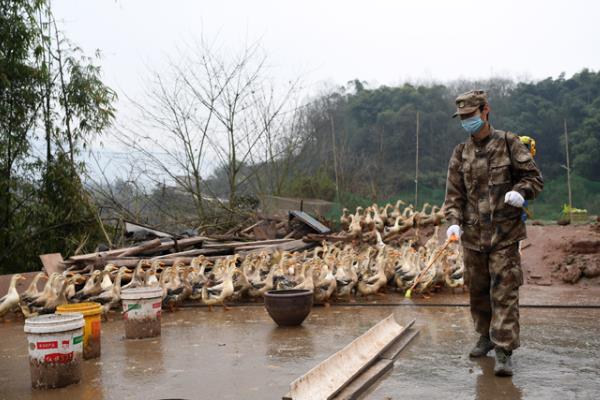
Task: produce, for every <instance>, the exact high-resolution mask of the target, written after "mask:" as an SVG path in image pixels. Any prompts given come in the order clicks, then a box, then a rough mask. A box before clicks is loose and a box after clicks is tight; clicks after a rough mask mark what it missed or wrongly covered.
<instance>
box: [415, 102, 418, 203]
mask: <svg viewBox="0 0 600 400" xmlns="http://www.w3.org/2000/svg"><path fill="white" fill-rule="evenodd" d="M416 153H417V154H416V159H415V210H416V209H417V208H418V207H419V111H417V151H416Z"/></svg>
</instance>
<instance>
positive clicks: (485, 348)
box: [469, 336, 494, 357]
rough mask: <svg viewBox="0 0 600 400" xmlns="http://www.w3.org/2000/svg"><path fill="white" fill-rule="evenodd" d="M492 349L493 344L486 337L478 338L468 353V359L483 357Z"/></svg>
mask: <svg viewBox="0 0 600 400" xmlns="http://www.w3.org/2000/svg"><path fill="white" fill-rule="evenodd" d="M493 348H494V344H493V343H492V342H491V340H490V338H489V337H487V336H480V337H479V340H478V341H477V344H476V345H475V347H473V348H472V349H471V351H470V352H469V357H483V356H485V355H487V353H488V352H489V351H490V350H492V349H493Z"/></svg>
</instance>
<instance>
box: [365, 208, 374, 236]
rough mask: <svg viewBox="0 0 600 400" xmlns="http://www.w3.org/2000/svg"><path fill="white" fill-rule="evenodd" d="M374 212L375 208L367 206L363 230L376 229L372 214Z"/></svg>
mask: <svg viewBox="0 0 600 400" xmlns="http://www.w3.org/2000/svg"><path fill="white" fill-rule="evenodd" d="M372 212H373V210H372V208H371V207H367V208H366V209H365V224H364V227H363V230H366V231H372V230H373V229H375V220H374V219H373V217H372V216H371V213H372Z"/></svg>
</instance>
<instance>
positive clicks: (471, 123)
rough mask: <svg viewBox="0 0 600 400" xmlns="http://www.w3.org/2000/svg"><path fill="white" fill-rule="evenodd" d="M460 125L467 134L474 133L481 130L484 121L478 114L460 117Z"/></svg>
mask: <svg viewBox="0 0 600 400" xmlns="http://www.w3.org/2000/svg"><path fill="white" fill-rule="evenodd" d="M460 123H461V124H462V127H463V129H464V130H465V131H467V132H468V133H469V134H471V135H474V134H476V133H477V132H479V131H480V130H481V128H482V127H483V125H484V124H485V122H483V120H482V119H481V117H480V116H479V115H474V116H472V117H471V118H467V119H462V120H461V121H460Z"/></svg>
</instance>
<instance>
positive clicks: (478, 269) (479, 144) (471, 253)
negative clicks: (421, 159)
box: [444, 90, 543, 376]
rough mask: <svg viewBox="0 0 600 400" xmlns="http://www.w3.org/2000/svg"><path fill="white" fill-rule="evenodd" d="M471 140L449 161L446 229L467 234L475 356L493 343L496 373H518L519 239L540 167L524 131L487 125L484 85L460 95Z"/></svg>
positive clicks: (537, 190) (536, 190)
mask: <svg viewBox="0 0 600 400" xmlns="http://www.w3.org/2000/svg"><path fill="white" fill-rule="evenodd" d="M456 106H457V111H456V113H455V114H454V116H457V115H458V116H459V117H460V119H461V124H462V126H463V128H464V129H465V130H466V131H467V132H468V133H469V134H470V138H469V139H468V140H467V141H466V142H465V143H461V144H459V145H458V146H456V148H455V149H454V152H453V154H452V158H451V159H450V164H449V166H448V178H447V187H446V200H445V203H444V212H445V216H446V220H447V221H448V223H449V224H450V227H449V228H448V232H447V235H448V237H450V236H451V235H452V234H455V235H457V236H458V237H460V238H461V243H462V246H463V249H464V261H465V267H466V268H465V283H466V284H467V285H468V286H469V294H470V304H471V315H472V317H473V321H474V323H475V330H476V331H477V332H478V333H479V334H480V335H481V337H480V338H479V341H478V342H477V344H476V345H475V347H474V348H473V349H472V350H471V352H470V353H469V355H470V356H471V357H481V356H484V355H486V354H487V353H488V352H489V351H490V350H492V349H495V353H496V365H495V368H494V373H495V374H496V375H501V376H510V375H512V363H511V359H510V357H511V354H512V351H513V350H514V349H516V348H517V347H519V286H521V285H522V284H523V272H522V270H521V260H520V254H519V241H520V240H523V239H525V237H526V233H525V223H524V222H523V221H522V218H521V214H522V212H523V209H522V207H523V202H524V201H525V199H527V200H529V199H533V198H535V197H536V196H537V195H538V194H539V193H540V192H541V190H542V188H543V180H542V176H541V173H540V171H539V169H538V168H537V166H536V164H535V162H534V161H533V158H532V156H531V154H530V152H529V150H528V149H527V147H526V146H525V145H524V144H522V143H521V141H520V140H519V137H518V136H516V135H514V134H512V133H509V132H503V131H499V130H496V129H494V128H493V127H492V126H491V125H490V124H489V120H488V117H489V112H490V107H489V105H488V102H487V96H486V94H485V92H483V91H481V90H476V91H470V92H467V93H464V94H461V95H460V96H458V98H457V99H456Z"/></svg>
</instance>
